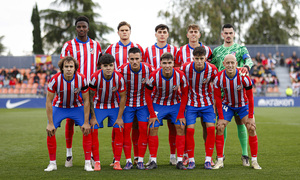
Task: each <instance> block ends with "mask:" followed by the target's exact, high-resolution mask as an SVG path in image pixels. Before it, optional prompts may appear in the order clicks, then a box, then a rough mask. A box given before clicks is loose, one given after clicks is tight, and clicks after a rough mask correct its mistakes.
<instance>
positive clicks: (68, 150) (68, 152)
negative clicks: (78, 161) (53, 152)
mask: <svg viewBox="0 0 300 180" xmlns="http://www.w3.org/2000/svg"><path fill="white" fill-rule="evenodd" d="M66 155H67V157H70V156H72V148H67V154H66Z"/></svg>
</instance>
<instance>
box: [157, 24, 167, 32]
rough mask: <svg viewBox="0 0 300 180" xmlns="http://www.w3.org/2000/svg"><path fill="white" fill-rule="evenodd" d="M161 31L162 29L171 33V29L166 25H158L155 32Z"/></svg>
mask: <svg viewBox="0 0 300 180" xmlns="http://www.w3.org/2000/svg"><path fill="white" fill-rule="evenodd" d="M159 29H162V30H164V29H167V31H168V32H169V27H168V26H167V25H165V24H159V25H157V26H156V27H155V32H157V30H159Z"/></svg>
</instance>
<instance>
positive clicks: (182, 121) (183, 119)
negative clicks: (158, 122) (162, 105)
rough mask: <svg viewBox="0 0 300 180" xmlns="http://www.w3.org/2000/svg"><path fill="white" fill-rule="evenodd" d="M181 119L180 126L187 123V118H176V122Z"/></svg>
mask: <svg viewBox="0 0 300 180" xmlns="http://www.w3.org/2000/svg"><path fill="white" fill-rule="evenodd" d="M177 121H179V122H180V126H183V127H184V126H185V125H186V120H185V118H179V119H176V122H177Z"/></svg>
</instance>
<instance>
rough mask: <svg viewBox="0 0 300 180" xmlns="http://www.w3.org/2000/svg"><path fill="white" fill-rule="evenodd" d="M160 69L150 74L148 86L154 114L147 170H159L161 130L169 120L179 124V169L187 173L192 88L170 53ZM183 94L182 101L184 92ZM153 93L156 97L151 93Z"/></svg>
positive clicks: (162, 58) (147, 94)
mask: <svg viewBox="0 0 300 180" xmlns="http://www.w3.org/2000/svg"><path fill="white" fill-rule="evenodd" d="M160 66H161V68H160V69H157V70H155V71H153V72H152V73H151V74H150V79H149V81H148V82H147V85H146V102H147V106H148V109H149V113H150V118H149V122H148V124H149V127H150V132H149V141H148V144H149V151H150V155H151V163H150V164H149V165H148V166H147V169H155V168H157V165H156V157H157V150H158V136H157V134H158V127H159V126H161V125H163V122H162V120H163V119H164V118H168V119H170V120H171V121H172V123H173V124H175V128H176V134H177V135H176V149H177V165H176V168H178V169H182V170H185V169H186V167H185V166H184V165H183V163H182V157H183V152H184V145H185V124H186V121H185V118H184V111H185V106H186V103H187V99H188V98H187V93H188V86H187V80H186V77H185V75H184V74H183V72H182V71H180V70H178V69H174V68H173V67H174V57H173V55H172V54H171V53H169V52H166V53H164V54H163V55H162V56H161V59H160ZM179 89H180V90H181V92H182V95H181V98H180V92H179ZM152 90H153V96H152V98H151V93H152ZM180 101H181V102H180Z"/></svg>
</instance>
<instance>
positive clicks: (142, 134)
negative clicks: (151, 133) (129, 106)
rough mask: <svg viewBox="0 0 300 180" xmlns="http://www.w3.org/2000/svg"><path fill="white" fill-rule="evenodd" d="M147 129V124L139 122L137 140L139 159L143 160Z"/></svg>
mask: <svg viewBox="0 0 300 180" xmlns="http://www.w3.org/2000/svg"><path fill="white" fill-rule="evenodd" d="M147 128H148V122H142V121H139V140H138V148H139V149H138V152H139V154H138V157H139V158H143V157H144V156H145V153H146V150H147V141H148V140H147V138H148V135H147ZM139 162H140V161H139Z"/></svg>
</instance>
